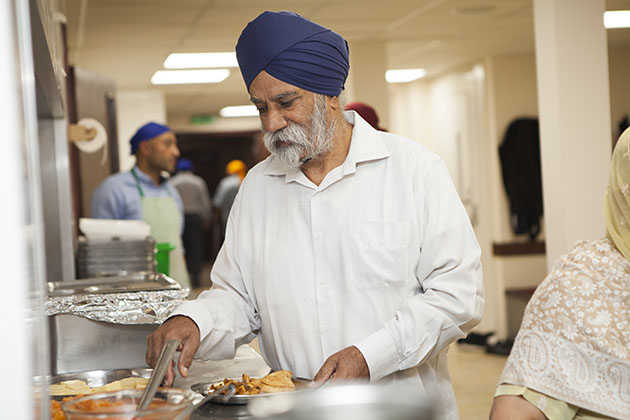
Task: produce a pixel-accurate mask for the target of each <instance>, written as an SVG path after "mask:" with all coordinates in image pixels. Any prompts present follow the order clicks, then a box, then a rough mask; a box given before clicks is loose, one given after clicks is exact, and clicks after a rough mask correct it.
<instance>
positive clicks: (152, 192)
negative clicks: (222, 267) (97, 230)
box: [90, 122, 190, 287]
mask: <svg viewBox="0 0 630 420" xmlns="http://www.w3.org/2000/svg"><path fill="white" fill-rule="evenodd" d="M129 142H130V144H131V153H132V154H135V155H136V165H135V166H134V168H133V169H132V170H131V171H129V172H119V173H117V174H114V175H111V176H109V177H108V178H107V179H105V181H103V182H102V183H101V185H99V186H98V187H97V188H96V189H95V190H94V192H93V193H92V200H91V202H90V207H91V217H93V218H96V219H118V220H144V221H145V222H147V223H148V224H149V226H151V236H153V237H154V238H155V240H156V241H157V242H170V243H172V244H173V245H175V246H176V248H175V250H174V251H171V254H170V267H169V275H170V277H172V278H173V279H175V280H177V281H178V282H179V283H180V284H181V285H182V287H190V281H189V278H188V271H187V270H186V263H185V261H184V253H183V246H182V240H181V234H182V231H183V228H184V217H183V207H182V200H181V198H180V196H179V194H178V192H177V190H176V189H175V188H174V187H173V186H172V185H171V184H170V183H169V182H168V180H167V179H165V178H164V177H163V176H162V171H168V172H173V171H174V170H175V163H176V162H177V158H178V157H179V149H178V148H177V139H176V138H175V134H173V132H172V131H171V129H170V128H168V127H167V126H165V125H163V124H158V123H155V122H150V123H147V124H145V125H143V126H142V127H140V128H139V129H138V131H136V133H135V134H134V135H133V137H132V138H131V140H130V141H129Z"/></svg>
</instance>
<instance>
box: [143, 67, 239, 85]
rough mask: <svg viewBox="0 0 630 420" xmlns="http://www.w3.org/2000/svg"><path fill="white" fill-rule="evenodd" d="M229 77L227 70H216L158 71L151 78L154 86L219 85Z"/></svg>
mask: <svg viewBox="0 0 630 420" xmlns="http://www.w3.org/2000/svg"><path fill="white" fill-rule="evenodd" d="M229 75H230V71H229V70H228V69H217V70H158V71H156V72H155V74H154V75H153V77H152V78H151V83H153V84H154V85H178V84H188V83H221V82H222V81H224V80H225V79H227V77H228V76H229Z"/></svg>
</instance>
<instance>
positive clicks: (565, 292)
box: [500, 238, 630, 419]
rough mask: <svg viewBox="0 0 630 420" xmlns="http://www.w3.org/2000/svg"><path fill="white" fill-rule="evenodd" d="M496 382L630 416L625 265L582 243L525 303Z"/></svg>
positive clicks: (602, 244) (629, 277)
mask: <svg viewBox="0 0 630 420" xmlns="http://www.w3.org/2000/svg"><path fill="white" fill-rule="evenodd" d="M500 383H502V384H503V383H509V384H514V385H521V386H527V387H529V388H531V389H534V390H536V391H538V392H541V393H544V394H547V395H549V396H551V397H553V398H556V399H559V400H562V401H565V402H567V403H569V404H574V405H576V406H579V407H582V408H585V409H588V410H592V411H595V412H598V413H601V414H604V415H607V416H612V417H615V418H621V419H630V262H628V260H627V259H626V258H624V256H623V255H621V254H620V253H619V251H618V250H617V249H616V248H615V246H614V245H613V244H612V243H611V242H610V240H608V239H607V238H603V239H600V240H597V241H580V242H578V243H577V244H576V246H575V248H574V249H573V251H572V252H570V253H569V254H567V255H565V256H563V257H562V258H560V259H559V260H558V261H556V262H555V263H554V265H553V268H552V271H551V273H550V274H549V275H548V276H547V278H546V279H545V280H544V281H543V283H542V284H541V285H540V286H539V287H538V288H537V289H536V292H535V293H534V296H533V297H532V299H531V300H530V302H529V304H528V305H527V309H526V311H525V315H524V318H523V323H522V325H521V329H520V331H519V333H518V335H517V337H516V340H515V342H514V347H513V348H512V352H511V353H510V356H509V358H508V360H507V363H506V365H505V368H504V370H503V374H502V375H501V379H500Z"/></svg>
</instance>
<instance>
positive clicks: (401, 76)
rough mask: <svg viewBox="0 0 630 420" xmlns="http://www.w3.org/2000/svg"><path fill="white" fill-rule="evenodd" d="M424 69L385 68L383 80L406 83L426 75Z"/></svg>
mask: <svg viewBox="0 0 630 420" xmlns="http://www.w3.org/2000/svg"><path fill="white" fill-rule="evenodd" d="M426 74H427V72H426V70H425V69H400V70H387V71H386V72H385V80H387V83H407V82H412V81H414V80H416V79H420V78H421V77H424V76H426Z"/></svg>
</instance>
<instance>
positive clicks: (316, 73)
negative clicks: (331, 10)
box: [236, 11, 350, 96]
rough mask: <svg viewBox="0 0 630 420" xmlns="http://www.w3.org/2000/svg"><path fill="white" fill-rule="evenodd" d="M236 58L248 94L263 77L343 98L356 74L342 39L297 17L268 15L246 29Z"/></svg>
mask: <svg viewBox="0 0 630 420" xmlns="http://www.w3.org/2000/svg"><path fill="white" fill-rule="evenodd" d="M236 58H237V59H238V65H239V67H240V69H241V73H242V75H243V79H244V80H245V85H247V90H249V86H250V85H251V83H252V81H253V80H254V78H255V77H256V76H257V75H258V73H260V72H261V71H263V70H264V71H266V72H267V73H269V74H270V75H272V76H273V77H275V78H276V79H279V80H282V81H283V82H286V83H289V84H291V85H293V86H297V87H300V88H302V89H305V90H308V91H310V92H314V93H320V94H322V95H330V96H339V94H340V93H341V91H342V90H343V87H344V83H345V82H346V78H347V77H348V70H349V69H350V59H349V52H348V43H347V42H346V40H345V39H343V38H342V37H341V35H339V34H337V33H335V32H333V31H331V30H330V29H327V28H324V27H323V26H321V25H318V24H316V23H314V22H311V21H310V20H308V19H306V18H303V17H302V16H300V15H298V14H296V13H293V12H269V11H267V12H264V13H262V14H260V15H259V16H258V17H257V18H256V19H254V20H252V21H251V22H249V24H248V25H247V26H246V27H245V29H244V30H243V32H242V33H241V36H240V37H239V39H238V43H237V44H236Z"/></svg>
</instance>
